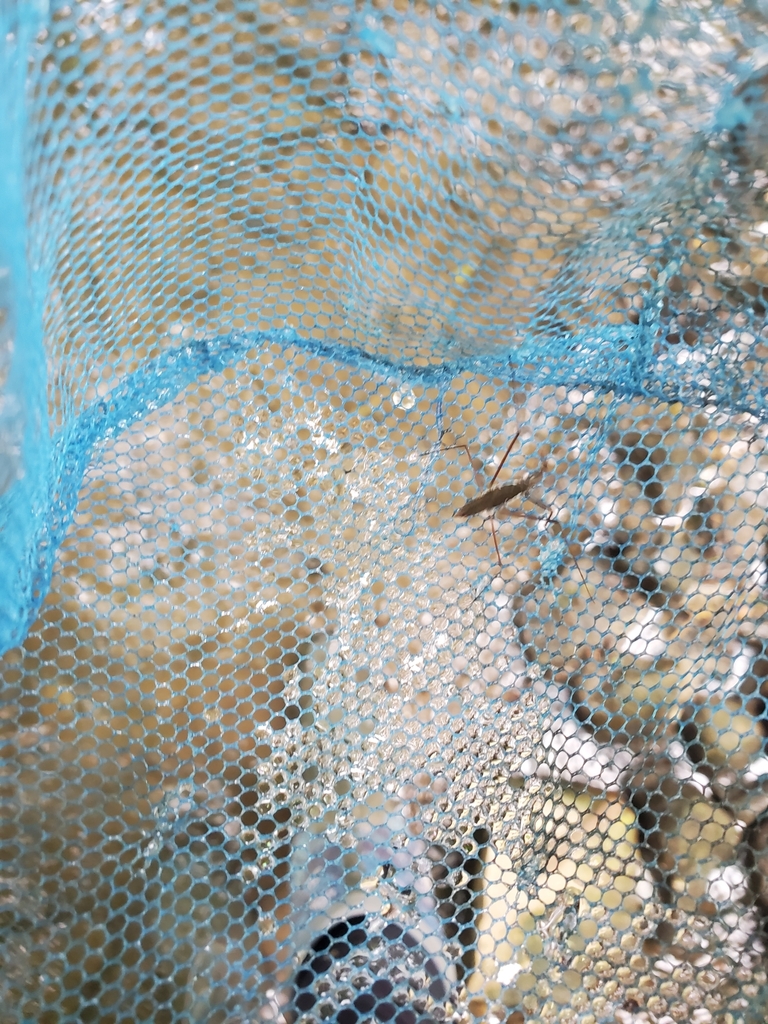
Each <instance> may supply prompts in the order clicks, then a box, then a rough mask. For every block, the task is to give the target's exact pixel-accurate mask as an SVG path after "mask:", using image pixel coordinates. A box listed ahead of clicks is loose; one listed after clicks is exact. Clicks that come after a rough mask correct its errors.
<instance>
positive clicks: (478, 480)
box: [422, 444, 495, 493]
mask: <svg viewBox="0 0 768 1024" xmlns="http://www.w3.org/2000/svg"><path fill="white" fill-rule="evenodd" d="M457 448H460V449H461V450H462V451H465V452H466V453H467V459H468V461H469V468H470V469H471V470H472V472H473V474H474V477H475V486H476V487H477V489H478V490H479V491H480V492H481V493H482V492H483V491H485V490H486V489H487V488H486V486H485V483H484V482H483V479H482V477H481V476H480V475H479V473H478V472H477V470H476V469H475V467H474V466H473V465H472V455H471V453H470V451H469V448H468V446H467V445H465V444H444V445H441V446H440V447H439V448H437V449H434V448H433V449H431V450H430V451H428V452H424V454H423V455H422V458H426V457H427V455H436V454H437V453H438V452H451V451H455V450H456V449H457ZM494 479H495V477H494Z"/></svg>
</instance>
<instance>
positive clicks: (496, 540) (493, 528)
mask: <svg viewBox="0 0 768 1024" xmlns="http://www.w3.org/2000/svg"><path fill="white" fill-rule="evenodd" d="M491 533H492V534H493V546H494V547H495V548H496V557H497V558H498V560H499V568H500V569H503V568H504V566H503V565H502V564H501V552H500V551H499V538H498V537H497V536H496V520H495V519H494V517H493V516H491Z"/></svg>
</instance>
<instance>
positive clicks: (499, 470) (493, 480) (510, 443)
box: [488, 430, 520, 491]
mask: <svg viewBox="0 0 768 1024" xmlns="http://www.w3.org/2000/svg"><path fill="white" fill-rule="evenodd" d="M518 437H520V431H519V430H518V432H517V433H516V434H515V436H514V437H513V438H512V440H511V441H510V442H509V447H508V448H507V450H506V451H505V452H504V458H503V459H502V460H501V462H500V463H499V465H498V468H497V470H496V472H495V473H494V474H493V479H492V480H491V482H490V483H489V484H488V490H489V491H490V489H491V488H492V487H493V485H494V484H495V483H496V477H497V476H498V475H499V473H500V472H501V469H502V466H503V465H504V463H505V462H506V461H507V456H508V455H509V453H510V452H511V451H512V446H513V445H514V443H515V441H516V440H517V439H518Z"/></svg>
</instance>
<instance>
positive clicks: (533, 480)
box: [453, 466, 544, 519]
mask: <svg viewBox="0 0 768 1024" xmlns="http://www.w3.org/2000/svg"><path fill="white" fill-rule="evenodd" d="M543 476H544V467H543V466H542V468H541V469H537V470H536V472H535V473H529V474H528V476H525V477H523V479H522V480H518V481H517V482H516V483H512V484H502V486H501V487H491V488H489V489H488V490H487V491H484V492H483V493H482V494H478V495H477V496H476V497H474V498H470V499H469V501H468V502H467V503H466V504H465V505H462V506H461V508H459V509H457V510H456V511H455V512H454V513H453V514H454V516H459V518H461V519H465V518H467V519H468V518H469V517H470V516H476V515H478V514H479V513H480V512H489V511H490V510H491V509H494V508H499V507H500V506H501V505H505V504H506V503H507V502H508V501H511V500H512V499H513V498H516V497H517V496H518V495H519V494H525V492H526V491H529V490H530V489H531V488H532V487H535V486H536V484H537V483H538V482H539V480H541V478H542V477H543Z"/></svg>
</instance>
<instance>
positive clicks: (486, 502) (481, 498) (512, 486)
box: [442, 430, 589, 590]
mask: <svg viewBox="0 0 768 1024" xmlns="http://www.w3.org/2000/svg"><path fill="white" fill-rule="evenodd" d="M519 436H520V431H519V430H518V431H517V433H516V434H515V436H514V437H513V438H512V440H511V441H510V442H509V444H508V446H507V450H506V451H505V452H504V455H503V457H502V459H501V462H500V463H499V465H498V467H497V469H496V472H495V473H494V474H493V478H492V479H491V483H490V486H488V487H487V488H486V489H485V490H481V492H480V493H479V494H477V495H475V497H474V498H470V499H469V501H467V502H465V503H464V504H463V505H462V506H461V508H459V509H457V510H456V511H455V512H454V513H453V515H454V518H456V517H458V518H459V519H469V518H470V516H476V515H480V514H481V513H482V512H491V513H493V512H494V510H495V509H497V508H501V506H502V505H506V504H507V502H509V501H512V499H513V498H517V497H520V495H525V496H526V497H527V499H528V501H531V502H532V503H533V504H534V505H539V506H540V507H541V508H543V509H544V511H545V512H546V513H547V515H546V516H544V517H541V516H533V515H532V514H530V513H527V512H523V511H522V510H514V511H513V512H512V515H518V516H524V517H526V518H534V519H537V520H539V521H544V522H547V523H552V522H554V516H553V513H552V509H551V508H550V507H549V506H548V505H545V504H544V503H543V502H542V501H539V500H538V498H535V497H533V495H531V494H530V493H529V492H530V491H531V490H532V489H533V488H534V487H535V486H536V485H537V484H538V483H540V481H541V479H542V477H543V476H544V473H545V472H546V471H547V470H548V469H549V468H550V465H551V464H550V462H549V461H548V460H547V459H543V460H542V463H541V466H540V467H539V468H538V469H536V470H534V471H533V472H532V473H528V474H526V475H525V476H523V477H521V478H520V479H519V480H515V481H513V482H512V483H508V484H502V485H501V486H499V487H494V486H493V485H494V484H495V483H496V480H497V479H498V476H499V473H501V470H502V469H503V467H504V463H505V462H506V461H507V458H508V456H509V453H510V452H511V451H512V448H513V447H514V445H515V442H516V441H517V439H518V437H519ZM456 448H459V449H462V450H463V451H465V452H466V453H467V459H468V460H469V464H470V466H471V465H472V456H471V455H470V451H469V448H468V447H467V445H465V444H451V445H446V446H445V447H444V448H443V449H442V451H450V450H452V449H456ZM480 486H481V487H482V484H480ZM488 518H489V519H490V521H491V534H492V536H493V546H494V547H495V548H496V559H497V561H498V563H499V566H500V567H503V565H502V561H501V551H500V550H499V539H498V535H497V533H496V522H495V518H494V516H493V514H491V515H490V516H489V517H488ZM576 568H577V570H578V572H579V575H580V576H581V578H582V580H583V581H584V585H585V586H586V580H584V576H583V574H582V572H581V569H580V568H579V565H578V562H577V563H576ZM588 589H589V588H587V590H588Z"/></svg>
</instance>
